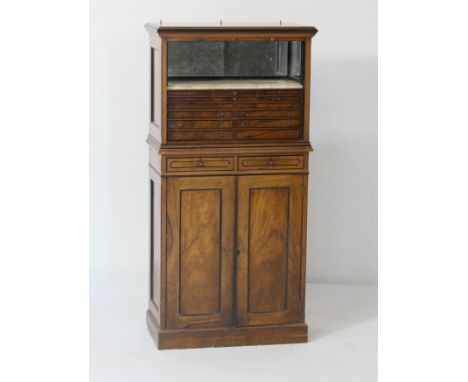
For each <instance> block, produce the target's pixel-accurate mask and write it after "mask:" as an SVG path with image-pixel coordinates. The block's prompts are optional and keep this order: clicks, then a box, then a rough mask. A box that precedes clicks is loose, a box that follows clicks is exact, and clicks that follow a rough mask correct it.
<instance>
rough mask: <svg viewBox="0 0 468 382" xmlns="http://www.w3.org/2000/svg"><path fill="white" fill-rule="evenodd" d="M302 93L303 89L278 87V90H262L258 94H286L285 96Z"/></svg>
mask: <svg viewBox="0 0 468 382" xmlns="http://www.w3.org/2000/svg"><path fill="white" fill-rule="evenodd" d="M301 94H302V90H285V89H278V90H261V91H260V92H259V94H258V95H261V96H262V95H268V96H270V95H273V96H274V95H279V96H282V95H285V96H300V95H301Z"/></svg>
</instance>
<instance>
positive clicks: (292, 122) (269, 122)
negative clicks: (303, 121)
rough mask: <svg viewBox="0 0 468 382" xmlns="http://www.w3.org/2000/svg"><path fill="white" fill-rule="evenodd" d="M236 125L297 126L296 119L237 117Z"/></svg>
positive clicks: (297, 121) (261, 126)
mask: <svg viewBox="0 0 468 382" xmlns="http://www.w3.org/2000/svg"><path fill="white" fill-rule="evenodd" d="M236 127H240V128H249V127H258V128H263V127H266V128H268V127H299V120H297V119H239V120H237V121H236Z"/></svg>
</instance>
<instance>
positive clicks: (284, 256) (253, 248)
mask: <svg viewBox="0 0 468 382" xmlns="http://www.w3.org/2000/svg"><path fill="white" fill-rule="evenodd" d="M303 179H304V177H303V176H302V175H254V176H240V177H239V181H238V203H237V206H238V207H237V208H238V219H237V249H238V254H237V324H238V325H239V326H244V325H268V324H285V323H295V322H301V321H302V320H303V312H302V303H301V301H300V300H301V298H300V295H301V243H302V213H303V209H302V203H303V201H302V200H303V198H302V185H303V183H302V182H303Z"/></svg>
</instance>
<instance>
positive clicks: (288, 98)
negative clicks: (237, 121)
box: [258, 96, 301, 102]
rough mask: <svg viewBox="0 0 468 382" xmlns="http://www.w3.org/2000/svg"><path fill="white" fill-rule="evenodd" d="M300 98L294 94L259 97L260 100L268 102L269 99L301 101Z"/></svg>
mask: <svg viewBox="0 0 468 382" xmlns="http://www.w3.org/2000/svg"><path fill="white" fill-rule="evenodd" d="M300 100H301V98H300V97H294V96H262V97H258V102H268V101H291V102H299V101H300Z"/></svg>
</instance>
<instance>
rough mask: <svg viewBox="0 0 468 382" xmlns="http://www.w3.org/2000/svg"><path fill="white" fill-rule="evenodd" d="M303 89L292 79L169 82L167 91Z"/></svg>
mask: <svg viewBox="0 0 468 382" xmlns="http://www.w3.org/2000/svg"><path fill="white" fill-rule="evenodd" d="M302 88H303V86H302V84H301V83H300V82H298V81H295V80H292V79H239V80H237V79H219V80H169V81H168V83H167V90H205V89H209V90H212V89H302Z"/></svg>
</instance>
